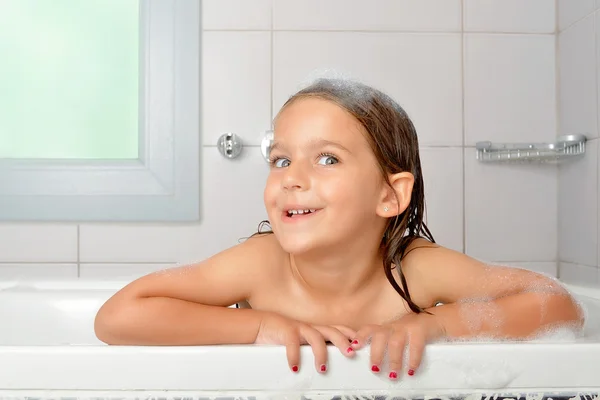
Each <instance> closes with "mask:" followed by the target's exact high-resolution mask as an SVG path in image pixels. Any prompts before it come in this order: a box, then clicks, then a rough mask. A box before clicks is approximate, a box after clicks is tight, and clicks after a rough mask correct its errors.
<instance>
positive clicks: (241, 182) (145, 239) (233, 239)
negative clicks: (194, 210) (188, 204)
mask: <svg viewBox="0 0 600 400" xmlns="http://www.w3.org/2000/svg"><path fill="white" fill-rule="evenodd" d="M202 162H203V166H202V183H201V185H202V188H201V193H202V204H201V206H202V212H201V221H199V223H197V224H192V225H188V224H185V225H184V224H177V225H175V224H173V225H170V224H162V225H154V224H152V225H150V224H148V225H145V224H139V225H128V224H122V225H104V224H84V225H81V231H80V233H81V253H80V255H81V261H82V263H138V262H147V263H160V264H163V263H164V264H170V263H190V262H196V261H200V260H203V259H205V258H208V257H209V256H211V255H213V254H215V253H217V252H219V251H222V250H224V249H225V248H227V247H230V246H233V245H235V244H237V243H238V239H240V238H243V237H247V236H249V235H250V234H252V233H254V232H255V231H256V227H257V226H258V223H259V222H260V221H261V220H263V219H266V212H265V210H264V204H263V200H262V195H263V189H264V184H265V181H266V177H267V174H268V165H267V163H266V162H265V161H264V159H263V158H262V155H261V154H260V150H259V148H257V147H248V148H246V149H245V150H244V152H243V153H242V155H240V156H239V157H238V158H237V159H233V160H230V159H226V158H224V157H223V156H221V155H220V154H219V152H218V151H217V149H216V147H204V149H203V153H202Z"/></svg>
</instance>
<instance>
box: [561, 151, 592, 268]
mask: <svg viewBox="0 0 600 400" xmlns="http://www.w3.org/2000/svg"><path fill="white" fill-rule="evenodd" d="M598 142H599V140H598V139H595V140H592V141H590V142H588V143H587V151H586V153H587V154H586V155H585V157H583V158H582V159H579V160H574V161H570V162H566V163H564V164H563V165H561V167H560V169H559V190H558V215H559V220H558V235H559V247H558V255H559V259H560V260H561V261H565V262H569V263H573V264H583V265H597V264H598Z"/></svg>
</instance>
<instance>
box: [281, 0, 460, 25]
mask: <svg viewBox="0 0 600 400" xmlns="http://www.w3.org/2000/svg"><path fill="white" fill-rule="evenodd" d="M273 29H275V30H304V31H306V30H321V31H330V30H347V31H348V30H350V31H427V32H437V31H444V32H450V31H454V32H456V31H460V29H461V2H460V0H370V1H363V0H361V1H357V0H354V1H348V0H327V1H322V0H302V1H298V0H274V1H273Z"/></svg>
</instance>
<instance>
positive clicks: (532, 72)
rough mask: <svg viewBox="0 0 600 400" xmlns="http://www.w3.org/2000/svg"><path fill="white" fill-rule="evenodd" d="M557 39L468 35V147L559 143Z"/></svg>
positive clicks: (466, 64)
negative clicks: (494, 143)
mask: <svg viewBox="0 0 600 400" xmlns="http://www.w3.org/2000/svg"><path fill="white" fill-rule="evenodd" d="M554 60H555V42H554V36H553V35H489V34H467V35H465V63H464V68H465V143H466V144H468V145H474V144H475V142H477V141H486V140H491V141H497V142H509V143H510V142H523V141H525V142H528V141H541V142H544V141H549V140H551V141H554V138H555V136H556V94H555V92H556V91H555V87H556V85H555V81H556V74H555V68H554V64H555V61H554Z"/></svg>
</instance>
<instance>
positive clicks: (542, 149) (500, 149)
mask: <svg viewBox="0 0 600 400" xmlns="http://www.w3.org/2000/svg"><path fill="white" fill-rule="evenodd" d="M586 140H587V138H586V136H585V135H583V134H573V135H564V136H559V137H558V138H557V140H556V142H555V143H516V144H509V143H492V142H489V141H486V142H477V143H476V145H475V149H476V156H477V160H479V161H481V162H559V161H561V160H563V159H565V158H570V157H576V156H581V155H583V154H584V153H585V143H586Z"/></svg>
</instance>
